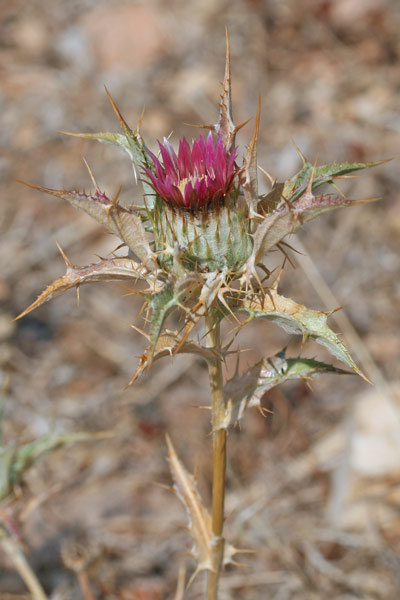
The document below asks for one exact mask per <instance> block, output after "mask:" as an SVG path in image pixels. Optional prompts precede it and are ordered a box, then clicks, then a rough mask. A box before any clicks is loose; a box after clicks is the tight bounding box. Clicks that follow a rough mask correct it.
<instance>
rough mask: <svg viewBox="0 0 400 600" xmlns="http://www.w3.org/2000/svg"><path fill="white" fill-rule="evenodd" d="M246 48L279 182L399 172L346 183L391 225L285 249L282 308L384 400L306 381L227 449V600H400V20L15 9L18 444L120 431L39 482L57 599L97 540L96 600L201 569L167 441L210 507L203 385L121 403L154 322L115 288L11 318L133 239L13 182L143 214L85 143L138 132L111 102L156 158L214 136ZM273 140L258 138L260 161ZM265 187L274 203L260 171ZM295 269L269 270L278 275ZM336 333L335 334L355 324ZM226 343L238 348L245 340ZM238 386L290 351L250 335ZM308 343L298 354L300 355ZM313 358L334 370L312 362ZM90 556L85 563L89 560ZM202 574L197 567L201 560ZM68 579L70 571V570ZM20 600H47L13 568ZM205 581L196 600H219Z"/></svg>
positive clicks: (61, 6)
mask: <svg viewBox="0 0 400 600" xmlns="http://www.w3.org/2000/svg"><path fill="white" fill-rule="evenodd" d="M225 26H227V27H228V30H229V36H230V44H231V55H232V76H233V100H234V118H235V122H236V123H241V122H243V121H245V120H246V119H248V118H249V117H254V115H255V111H256V105H257V96H258V93H259V92H260V93H261V97H262V113H261V128H260V139H259V164H260V165H261V166H262V167H263V168H265V169H266V170H267V171H268V172H269V173H271V175H272V176H273V177H274V178H275V177H276V178H278V180H282V179H283V178H285V177H288V176H290V175H292V174H294V173H295V172H296V171H297V170H298V169H299V168H300V165H301V162H300V160H299V157H298V155H297V153H296V150H295V148H294V146H293V144H292V142H291V139H294V140H295V142H296V143H297V145H298V146H299V147H300V148H301V150H302V152H303V153H304V154H305V155H306V156H307V157H308V158H309V159H310V160H311V161H314V160H317V161H318V162H319V163H320V164H323V163H327V162H333V161H336V160H338V161H353V162H354V161H364V160H365V161H369V160H372V161H373V160H380V159H384V158H390V157H391V158H394V160H393V161H392V162H390V163H387V164H384V165H382V166H380V167H377V168H375V169H372V170H370V171H368V172H364V173H362V174H361V176H360V177H359V178H354V179H349V180H346V181H344V182H343V184H342V183H341V184H340V187H341V188H342V189H343V190H344V191H346V193H347V195H348V196H349V197H351V198H354V199H355V198H371V197H380V198H382V199H381V200H380V201H379V202H376V203H372V204H367V205H366V206H363V207H357V208H352V209H349V210H346V211H337V212H334V213H332V214H330V215H325V216H322V217H320V218H319V219H318V220H316V221H314V222H313V223H312V224H311V225H307V226H306V227H304V228H303V229H302V230H301V232H300V233H299V234H298V236H296V237H294V236H293V237H292V238H291V239H290V240H289V241H290V243H291V244H293V245H294V247H295V248H297V249H298V250H300V251H301V252H302V255H296V254H292V260H293V263H294V265H295V268H294V267H292V266H290V265H287V267H286V269H285V273H284V275H283V278H282V284H281V291H282V293H284V294H285V295H289V294H290V295H292V296H293V297H294V299H295V300H297V301H298V302H302V303H305V304H307V305H308V306H310V307H311V308H315V309H324V310H332V309H334V308H337V307H338V306H342V305H345V308H344V310H342V311H339V312H338V313H335V314H334V315H333V316H332V317H331V326H332V328H334V329H335V330H336V331H338V332H341V333H342V334H343V339H344V340H345V341H346V343H347V345H348V346H349V347H350V348H351V350H352V353H353V354H354V356H355V358H356V359H357V361H358V363H359V364H360V365H362V368H363V370H364V371H365V372H366V374H367V375H368V377H369V378H370V379H371V380H372V381H373V382H374V384H375V385H372V386H368V385H367V384H366V383H365V382H364V381H362V380H361V379H359V378H357V377H355V376H354V377H350V376H343V377H340V378H339V377H338V376H326V378H322V379H319V380H317V381H315V382H313V383H312V388H310V387H309V386H308V385H306V383H303V382H293V383H292V384H286V385H285V386H284V387H280V388H277V389H276V390H274V391H272V392H270V393H269V394H268V395H267V396H266V397H265V398H264V406H265V407H266V408H268V409H269V410H270V411H272V412H271V414H269V415H268V417H267V418H263V417H262V416H261V415H260V414H259V413H258V411H252V410H249V411H248V412H247V414H246V415H245V418H244V419H243V421H242V425H241V428H240V429H239V428H238V429H234V430H233V431H232V432H231V434H230V437H229V462H228V488H227V514H228V518H227V522H226V533H227V536H228V538H229V539H230V540H231V541H232V542H233V543H234V544H235V545H236V546H238V547H241V548H243V547H244V548H249V549H253V550H255V553H254V554H247V555H244V557H243V559H242V561H243V563H244V564H245V568H241V569H239V568H229V569H228V570H227V572H226V574H225V576H224V579H223V582H222V593H221V599H222V600H223V599H228V598H232V599H239V598H241V599H246V600H247V599H248V600H250V599H256V600H258V599H262V598H267V597H268V598H271V599H276V600H285V599H292V598H293V599H298V600H303V599H304V600H309V599H312V598H314V599H321V600H322V599H324V600H325V599H326V598H332V599H333V598H335V599H341V600H350V599H360V598H363V599H385V600H391V599H393V600H394V599H395V598H398V597H399V589H400V576H399V573H400V570H399V561H400V555H399V550H400V411H399V407H400V405H399V392H400V386H399V379H400V366H399V354H400V336H399V335H398V327H399V320H400V317H399V314H400V312H399V308H400V302H399V300H400V277H399V275H400V263H399V258H398V256H399V255H398V251H399V234H400V194H399V191H398V190H399V183H400V176H399V169H398V154H399V150H398V148H399V142H400V112H399V94H400V62H399V58H400V37H399V31H400V4H399V3H398V2H396V0H335V1H333V0H332V1H330V0H325V1H323V0H320V1H319V0H305V1H303V2H297V1H296V0H247V1H245V0H235V1H232V2H228V1H226V2H223V1H217V0H203V1H202V2H195V1H193V0H186V1H183V0H172V1H171V2H168V3H166V2H162V1H161V0H150V1H148V2H135V1H125V2H123V1H121V0H118V1H117V0H107V1H106V0H81V1H79V2H78V1H76V0H69V1H68V2H63V1H62V0H52V2H48V1H45V0H32V1H31V2H29V3H27V2H22V1H20V0H2V1H1V3H0V178H1V179H0V187H1V189H0V193H1V207H0V228H1V237H0V261H1V270H0V301H1V313H0V369H1V371H0V373H1V377H2V380H3V382H4V381H5V380H6V376H7V374H8V375H9V377H10V383H9V386H8V388H7V390H5V392H4V396H5V408H4V417H3V434H4V439H5V442H7V443H11V442H13V441H15V440H17V439H19V440H22V441H28V440H31V439H34V438H35V437H37V436H40V435H43V434H45V433H47V432H49V431H80V430H87V431H100V430H112V431H113V432H114V434H115V435H114V437H113V438H111V439H105V440H102V441H97V442H91V443H86V444H83V443H82V444H78V445H75V446H71V447H69V448H67V449H61V450H58V451H57V452H55V453H54V454H52V455H51V456H49V457H48V458H46V459H45V460H43V461H42V462H41V463H40V464H39V465H38V466H37V467H35V468H34V469H33V470H32V471H30V473H29V474H28V475H27V477H26V478H25V480H24V484H23V486H22V487H21V489H20V491H19V493H18V497H17V500H16V501H15V503H14V504H13V505H12V506H11V507H9V510H10V511H11V512H12V514H13V515H14V518H15V520H16V521H17V522H18V523H19V527H20V530H21V534H22V536H23V539H24V541H25V543H26V546H27V548H29V551H30V553H29V560H30V562H31V564H32V565H33V567H34V570H35V572H36V573H37V575H38V577H39V579H40V580H41V582H42V584H43V585H44V587H45V589H46V591H48V593H49V596H51V598H53V599H56V598H57V599H64V598H65V599H71V598H81V597H82V596H81V592H80V591H79V588H78V586H77V581H76V578H75V576H74V574H73V573H72V571H71V570H69V569H68V568H67V566H65V565H64V564H63V559H62V556H64V560H65V555H66V554H68V548H70V547H71V544H74V543H75V542H76V541H79V543H80V544H83V547H84V548H86V550H87V552H89V553H91V552H92V553H93V560H91V561H90V568H89V579H90V581H91V585H92V590H93V593H94V595H95V597H96V598H106V599H114V598H115V599H121V600H161V599H167V598H168V599H169V598H171V599H172V598H174V594H175V588H176V582H177V578H178V570H179V565H180V563H182V560H183V558H182V556H183V554H184V553H185V552H187V551H188V550H189V549H190V539H189V536H188V534H187V532H186V531H185V530H183V529H182V528H181V527H180V526H181V525H184V524H185V522H186V517H185V513H184V509H183V507H182V506H181V505H180V503H179V501H178V499H177V498H176V497H175V496H174V495H173V494H171V493H170V492H168V491H167V490H166V489H164V488H161V487H159V486H157V485H155V482H158V483H163V484H166V485H169V484H170V475H169V472H168V464H167V461H166V447H165V433H166V432H168V433H169V434H170V436H171V437H172V439H173V441H174V444H175V446H176V449H177V451H178V454H179V455H180V457H181V459H182V460H183V461H184V463H185V464H186V466H187V468H188V469H189V470H193V469H194V468H195V467H196V466H197V472H198V484H199V489H200V492H201V494H202V496H203V498H204V500H205V502H206V503H209V501H210V473H211V455H210V439H209V437H208V434H209V432H210V423H209V414H208V412H207V411H202V410H200V409H199V408H197V406H204V405H206V404H207V403H208V401H209V400H208V387H207V385H208V384H207V373H206V369H205V365H204V364H203V363H202V362H201V361H198V360H197V359H192V358H191V357H185V356H182V357H177V359H176V360H174V361H173V362H171V361H170V360H169V359H163V361H160V362H158V363H156V365H155V366H154V368H153V370H152V371H151V373H150V374H149V375H148V374H145V376H144V377H143V378H142V379H141V380H139V381H138V383H137V384H136V385H135V386H133V387H132V388H129V389H128V390H126V391H124V386H125V385H126V384H127V382H128V381H129V379H130V377H131V376H132V374H133V372H134V370H135V368H136V365H137V357H138V356H139V355H140V353H141V352H142V351H143V349H144V348H145V340H144V339H143V338H142V337H141V336H140V335H139V334H138V333H137V332H135V331H134V330H133V329H132V328H131V327H130V324H132V323H135V324H136V325H138V326H141V325H142V323H141V322H140V320H139V321H137V319H136V315H137V313H138V310H139V308H140V302H139V301H138V299H137V298H135V297H134V296H133V295H131V294H129V293H127V290H126V289H123V288H122V287H121V286H119V285H117V284H115V285H114V284H98V285H97V286H87V287H84V288H83V289H82V290H81V293H80V296H81V300H80V305H79V306H78V305H77V302H76V295H75V294H74V292H73V291H71V292H68V293H66V294H65V295H63V296H61V297H59V298H57V299H56V300H54V301H52V302H50V303H48V304H46V305H44V306H43V307H41V308H40V309H38V310H37V311H36V312H34V313H33V314H31V315H29V316H27V317H26V318H24V319H22V320H21V321H17V322H13V321H12V319H13V318H14V317H15V316H16V315H17V314H18V313H19V312H21V311H22V310H23V309H24V308H25V307H26V306H27V305H28V304H29V303H30V302H32V301H33V300H34V299H35V298H36V296H37V295H38V294H39V292H40V291H41V290H42V289H43V288H44V287H45V286H46V285H47V284H49V283H50V282H51V281H52V280H53V279H56V278H58V277H60V276H61V275H62V274H63V273H64V268H65V267H64V263H63V260H62V258H61V257H60V255H59V252H58V250H57V248H56V244H55V240H57V242H58V243H59V244H60V245H61V246H62V248H63V249H64V251H65V252H66V254H67V255H68V257H69V259H70V260H71V261H72V262H73V263H74V264H78V265H84V264H88V263H89V262H94V261H95V260H97V258H96V255H102V256H105V255H107V254H108V253H109V252H110V251H112V250H113V249H114V248H115V247H116V246H117V245H118V240H117V239H116V238H113V237H112V236H110V235H109V234H106V233H105V232H104V230H103V229H102V228H101V227H99V226H97V224H95V223H94V222H92V221H91V220H90V219H89V218H88V217H87V216H86V215H84V214H80V213H78V212H76V211H74V210H73V209H72V208H71V207H70V206H69V205H67V204H66V203H64V202H62V201H58V200H56V199H54V198H51V197H48V196H44V195H42V194H39V193H37V192H34V191H33V190H31V189H29V188H26V187H24V186H22V185H20V184H18V183H16V179H24V180H26V181H29V182H32V183H35V184H38V185H43V186H47V187H52V188H64V187H65V188H67V189H72V188H84V187H86V189H90V186H91V183H90V180H89V177H88V174H87V171H86V168H85V166H84V164H83V161H82V157H83V156H84V157H85V158H86V159H87V161H88V162H89V164H90V166H91V168H92V170H93V172H94V175H95V177H96V178H97V179H98V182H99V184H100V186H101V187H102V188H103V189H104V190H105V191H106V192H107V193H109V194H110V195H113V194H115V193H116V192H117V190H118V188H119V186H122V192H121V198H122V199H123V201H125V202H139V201H140V188H139V187H138V186H136V184H135V180H134V177H133V174H132V167H131V165H130V162H129V160H128V158H127V157H126V156H125V155H124V154H123V153H122V152H120V151H119V150H118V149H114V148H108V147H106V146H103V145H100V144H96V143H94V142H89V141H85V140H79V139H76V138H67V137H65V136H62V135H60V134H59V133H57V131H58V130H67V131H89V132H94V131H118V127H119V126H118V123H117V120H116V118H115V115H114V114H113V111H112V109H111V106H110V104H109V102H108V100H107V98H106V95H105V92H104V85H106V86H107V87H108V89H109V90H110V92H111V94H112V96H113V98H114V99H115V101H116V102H117V104H118V106H119V108H120V109H121V112H122V114H123V115H124V117H125V119H126V120H127V121H128V123H130V124H131V126H132V127H134V126H135V125H136V122H137V119H138V117H139V114H140V112H141V110H142V108H143V106H145V107H146V113H145V117H144V120H143V127H142V133H143V136H144V138H145V140H146V142H147V143H148V145H149V146H150V147H151V148H154V147H155V145H156V140H157V139H161V138H162V137H163V136H164V135H169V134H170V133H171V132H173V133H172V136H171V139H172V141H173V142H176V141H177V140H178V139H179V136H180V135H182V134H185V135H187V136H188V137H191V136H197V135H198V130H194V129H192V128H190V127H189V126H188V125H185V123H194V124H196V123H197V124H199V123H200V124H201V123H213V122H216V120H217V115H218V111H217V102H218V99H219V94H220V90H221V85H220V82H221V80H222V78H223V71H224V52H225V48H224V45H225V39H224V36H225V34H224V29H225ZM253 123H254V121H252V122H250V123H249V124H248V125H247V126H246V127H245V128H244V129H242V130H241V132H240V135H238V139H237V141H238V143H239V145H240V153H239V155H241V153H242V152H244V151H245V145H246V143H248V141H249V139H250V137H251V132H252V127H253ZM259 179H260V186H261V189H262V190H267V189H268V181H267V179H266V177H264V175H263V174H262V173H261V172H260V178H259ZM281 262H282V257H281V256H279V254H278V253H276V254H273V255H272V257H271V265H272V266H278V265H280V264H281ZM335 318H336V321H335ZM229 330H230V326H229V325H228V326H227V330H226V334H227V336H228V337H227V339H229ZM239 342H240V345H241V347H243V348H248V347H250V346H251V347H252V350H251V351H249V352H247V353H246V354H245V355H244V356H243V358H242V362H241V366H242V368H245V367H246V365H247V364H250V363H252V362H254V360H255V359H257V358H259V357H261V356H266V355H272V354H274V353H276V352H277V351H279V350H281V349H282V347H284V346H285V345H286V344H287V343H288V337H287V335H286V334H285V333H284V332H282V331H281V330H279V329H278V328H276V327H275V326H274V325H272V324H268V323H263V324H258V325H257V326H255V327H254V328H248V329H246V330H243V331H242V332H241V335H240V337H239ZM299 348H300V344H299V340H291V341H290V345H289V350H288V354H290V353H291V352H293V354H294V353H295V352H298V350H299ZM303 353H304V355H306V356H318V357H319V358H321V359H324V358H325V359H326V358H327V355H326V354H324V352H323V350H321V347H315V346H313V345H312V344H310V345H309V346H308V347H307V348H306V349H304V350H303ZM86 550H85V551H86ZM185 561H186V565H187V573H188V575H190V574H191V572H192V571H193V567H194V563H193V562H191V559H190V558H187V559H185ZM66 562H67V563H68V561H66ZM0 573H1V576H0V595H1V598H3V599H6V600H10V599H14V600H17V599H19V600H20V599H22V598H28V597H29V595H27V594H26V590H25V588H24V585H23V583H22V582H21V580H20V578H19V577H18V575H17V574H16V573H15V571H14V570H13V567H12V565H11V563H10V562H9V561H8V559H6V557H5V556H3V555H2V554H1V553H0ZM203 577H204V575H203V574H200V575H199V576H198V578H197V579H196V580H195V582H194V583H193V584H192V586H191V587H190V589H189V590H188V591H187V592H186V593H185V599H197V598H202V597H203V596H202V594H203V586H204V579H203Z"/></svg>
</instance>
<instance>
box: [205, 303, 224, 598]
mask: <svg viewBox="0 0 400 600" xmlns="http://www.w3.org/2000/svg"><path fill="white" fill-rule="evenodd" d="M206 339H207V347H208V348H215V349H216V350H220V349H221V340H220V328H219V323H218V322H217V321H216V320H215V318H214V317H213V316H212V315H210V316H207V317H206ZM208 372H209V377H210V387H211V410H212V439H213V484H212V519H211V530H212V539H211V569H210V571H209V576H208V589H207V600H217V598H218V581H219V577H220V573H221V568H222V566H223V560H224V541H225V540H224V538H223V535H222V532H223V527H224V504H225V471H226V429H225V428H223V421H224V417H225V403H224V395H223V379H222V365H221V361H220V360H219V359H218V358H215V359H213V360H210V361H209V366H208Z"/></svg>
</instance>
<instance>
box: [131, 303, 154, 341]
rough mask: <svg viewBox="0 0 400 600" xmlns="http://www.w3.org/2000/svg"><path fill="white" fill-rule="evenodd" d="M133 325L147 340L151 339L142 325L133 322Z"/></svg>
mask: <svg viewBox="0 0 400 600" xmlns="http://www.w3.org/2000/svg"><path fill="white" fill-rule="evenodd" d="M142 308H143V307H142ZM131 327H132V329H134V330H135V331H137V332H138V333H140V334H141V335H143V336H144V337H145V338H146V340H150V336H149V334H148V333H147V332H146V331H143V329H140V327H136V325H133V324H131Z"/></svg>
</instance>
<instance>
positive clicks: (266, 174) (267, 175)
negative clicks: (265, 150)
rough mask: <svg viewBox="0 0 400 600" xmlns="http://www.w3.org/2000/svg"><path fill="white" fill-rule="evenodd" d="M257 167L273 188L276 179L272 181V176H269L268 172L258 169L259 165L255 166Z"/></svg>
mask: <svg viewBox="0 0 400 600" xmlns="http://www.w3.org/2000/svg"><path fill="white" fill-rule="evenodd" d="M257 166H258V168H259V169H260V171H261V172H262V173H264V175H265V176H266V177H267V178H268V180H269V182H270V183H271V185H272V186H274V185H275V183H276V179H274V178H273V177H272V175H270V174H269V173H268V171H266V170H265V169H263V168H262V167H260V165H257Z"/></svg>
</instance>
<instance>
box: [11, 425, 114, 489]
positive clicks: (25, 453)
mask: <svg viewBox="0 0 400 600" xmlns="http://www.w3.org/2000/svg"><path fill="white" fill-rule="evenodd" d="M110 435H112V434H111V433H110V432H100V433H90V432H75V433H63V434H56V433H53V434H49V435H45V436H43V437H41V438H39V439H37V440H35V441H33V442H30V443H28V444H24V445H21V446H7V447H6V448H1V449H0V500H1V499H3V498H5V497H6V496H8V494H10V493H11V492H12V489H13V487H14V485H15V484H16V483H18V481H19V480H20V478H21V477H22V475H23V474H24V472H25V471H26V470H27V469H29V468H30V467H31V466H32V465H33V464H34V463H36V462H37V461H38V460H39V459H40V458H42V456H44V455H45V454H46V453H48V452H50V451H52V450H55V449H57V448H59V447H61V446H64V445H65V444H71V443H75V442H82V441H89V440H97V439H104V438H106V437H110Z"/></svg>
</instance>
